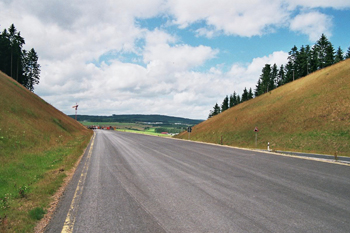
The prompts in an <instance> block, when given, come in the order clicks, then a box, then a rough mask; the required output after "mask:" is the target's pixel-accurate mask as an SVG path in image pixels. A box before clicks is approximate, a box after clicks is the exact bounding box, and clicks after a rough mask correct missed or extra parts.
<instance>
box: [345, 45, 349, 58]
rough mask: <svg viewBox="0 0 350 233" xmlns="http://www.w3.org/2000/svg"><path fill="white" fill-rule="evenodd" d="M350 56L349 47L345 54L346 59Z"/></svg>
mask: <svg viewBox="0 0 350 233" xmlns="http://www.w3.org/2000/svg"><path fill="white" fill-rule="evenodd" d="M348 58H350V47H349V48H348V51H347V52H346V54H345V59H348Z"/></svg>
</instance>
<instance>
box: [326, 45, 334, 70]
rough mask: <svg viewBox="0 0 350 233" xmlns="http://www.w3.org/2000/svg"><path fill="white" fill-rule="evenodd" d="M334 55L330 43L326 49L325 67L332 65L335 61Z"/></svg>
mask: <svg viewBox="0 0 350 233" xmlns="http://www.w3.org/2000/svg"><path fill="white" fill-rule="evenodd" d="M334 54H335V51H334V47H333V45H332V44H331V42H329V44H328V46H327V48H326V57H325V67H327V66H331V65H333V64H334V60H335V59H334V58H335V55H334Z"/></svg>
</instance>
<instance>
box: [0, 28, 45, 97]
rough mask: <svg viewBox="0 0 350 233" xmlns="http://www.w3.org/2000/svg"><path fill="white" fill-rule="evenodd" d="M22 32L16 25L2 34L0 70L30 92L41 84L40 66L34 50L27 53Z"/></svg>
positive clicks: (0, 33)
mask: <svg viewBox="0 0 350 233" xmlns="http://www.w3.org/2000/svg"><path fill="white" fill-rule="evenodd" d="M24 44H25V40H24V38H23V37H22V36H21V32H19V31H17V29H16V27H15V25H14V24H12V25H11V26H10V27H9V28H8V29H4V30H3V31H2V32H0V70H1V71H2V72H4V73H5V74H7V75H8V76H10V77H12V78H13V79H15V80H16V81H17V82H19V83H20V84H22V85H23V86H24V87H26V88H27V89H29V90H30V91H34V85H36V84H39V79H40V64H39V63H38V59H39V57H38V54H37V53H36V51H35V50H34V48H32V49H30V50H29V51H26V50H25V49H23V45H24Z"/></svg>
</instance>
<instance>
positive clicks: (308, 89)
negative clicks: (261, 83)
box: [180, 59, 350, 155]
mask: <svg viewBox="0 0 350 233" xmlns="http://www.w3.org/2000/svg"><path fill="white" fill-rule="evenodd" d="M255 127H258V129H259V132H258V148H266V146H267V143H268V142H270V145H271V147H272V149H276V150H277V149H279V150H291V151H304V152H317V153H327V154H334V153H335V151H338V154H341V155H350V60H349V59H348V60H346V61H343V62H340V63H338V64H336V65H334V66H331V67H328V68H326V69H323V70H319V71H317V72H315V73H313V74H310V75H309V76H307V77H304V78H301V79H299V80H296V81H294V82H292V83H288V84H286V85H284V86H282V87H280V88H277V89H275V90H273V91H271V92H269V93H266V94H264V95H262V96H259V97H258V98H255V99H252V100H250V101H247V102H244V103H242V104H240V105H238V106H235V107H233V108H231V109H229V110H227V111H225V112H223V113H221V114H219V115H217V116H215V117H212V118H211V119H208V120H207V121H205V122H203V123H201V124H198V125H197V126H195V127H194V128H193V131H192V133H191V139H192V140H198V141H206V142H213V143H220V141H221V136H222V137H223V143H224V144H227V145H234V146H240V147H250V148H254V147H255V132H254V128H255ZM180 137H182V138H184V139H186V138H187V133H186V132H185V133H183V134H181V135H180Z"/></svg>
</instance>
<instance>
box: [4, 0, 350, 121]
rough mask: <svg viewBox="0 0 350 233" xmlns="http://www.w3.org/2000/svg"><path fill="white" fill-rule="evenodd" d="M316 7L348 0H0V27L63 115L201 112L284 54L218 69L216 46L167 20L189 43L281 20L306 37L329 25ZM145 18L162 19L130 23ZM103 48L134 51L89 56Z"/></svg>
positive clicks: (250, 83) (263, 28)
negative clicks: (18, 43) (11, 33)
mask: <svg viewBox="0 0 350 233" xmlns="http://www.w3.org/2000/svg"><path fill="white" fill-rule="evenodd" d="M318 7H321V8H322V7H324V8H326V7H332V8H335V9H343V8H349V7H350V3H349V1H348V0H344V1H341V0H334V1H327V0H318V1H305V0H303V1H301V0H271V1H268V4H267V3H266V0H235V1H232V0H218V1H212V0H191V1H189V0H145V1H138V2H137V3H135V2H134V1H130V0H119V1H110V0H101V1H92V0H88V1H84V3H83V2H81V1H68V2H62V1H60V0H52V1H44V0H30V1H29V0H12V1H4V0H0V22H1V27H2V28H7V27H9V26H10V25H11V24H12V23H14V24H15V26H16V27H17V28H18V29H19V30H20V31H21V35H22V36H23V37H24V38H25V40H26V45H25V48H26V49H28V48H29V49H30V48H32V47H34V48H35V50H36V51H37V52H38V54H39V58H40V60H39V63H40V64H41V66H42V68H41V70H42V72H41V79H40V84H39V85H38V86H36V87H35V92H36V93H37V94H39V95H40V96H42V97H43V98H44V99H45V100H47V101H48V102H49V103H51V104H53V105H54V106H55V107H57V108H58V109H60V110H62V111H64V112H65V113H68V114H69V113H71V114H73V113H74V111H73V109H72V108H71V106H72V105H73V104H74V103H75V102H78V103H79V105H80V108H79V111H80V113H81V114H103V115H108V114H119V113H144V114H150V113H159V114H168V115H177V116H185V117H192V118H202V119H203V118H206V117H207V114H208V113H209V110H210V109H211V108H212V106H213V105H214V104H215V102H218V103H220V102H221V101H222V99H223V98H224V96H225V95H229V94H230V93H233V91H236V92H237V93H238V94H242V91H243V89H244V87H247V88H250V87H251V88H253V89H254V87H255V85H256V82H257V80H258V78H259V76H260V74H261V69H262V68H263V66H264V65H265V64H267V63H268V64H273V63H276V64H278V65H280V64H284V63H286V59H287V56H288V54H287V53H285V52H283V51H279V52H274V53H272V54H270V55H268V56H264V57H260V58H255V59H252V61H251V62H250V63H248V64H241V63H234V64H231V69H230V70H229V71H228V72H226V71H225V70H224V68H223V66H221V65H220V64H219V65H217V64H212V63H210V64H212V65H211V66H208V64H209V62H211V61H213V60H215V58H216V57H219V56H220V55H221V54H220V53H222V51H220V50H218V49H215V48H214V47H210V46H209V45H206V44H198V43H197V42H196V43H197V44H196V43H193V44H189V43H188V44H186V43H185V42H183V38H181V37H180V35H182V34H181V30H180V32H179V31H178V30H176V29H174V28H176V26H177V27H180V28H182V29H184V30H183V31H186V30H187V31H186V33H192V34H195V35H196V36H197V39H198V41H202V39H203V38H198V37H203V36H204V37H207V38H210V39H211V40H214V39H215V37H217V36H221V35H222V34H224V35H226V36H232V35H234V36H240V37H253V36H263V35H265V34H268V33H270V32H273V31H275V30H278V29H279V28H281V27H282V28H288V27H290V30H292V31H296V32H298V33H302V34H306V35H308V36H309V37H310V40H314V39H315V37H317V38H316V39H318V37H319V36H320V34H321V33H322V32H323V33H326V34H327V35H330V33H331V30H332V20H331V16H329V15H326V14H324V13H320V12H318V11H317V10H319V9H318ZM292 15H293V17H292ZM294 15H295V16H294ZM154 17H164V18H166V19H168V20H169V21H171V22H165V23H164V22H163V23H164V24H163V25H157V26H155V27H153V28H156V29H149V28H146V27H143V28H142V27H141V26H140V25H141V24H138V23H136V22H140V21H142V19H153V18H154ZM171 23H172V24H171ZM169 25H171V26H169ZM174 25H175V26H174ZM183 31H182V32H183ZM199 43H200V42H199ZM209 44H210V43H209ZM27 46H28V47H27ZM111 51H113V53H115V54H121V55H120V57H123V55H125V56H126V54H133V55H135V56H134V57H132V59H129V60H128V62H123V60H122V59H119V57H118V56H114V57H113V56H111V58H109V60H108V62H107V61H106V60H103V59H100V60H99V58H101V57H103V55H105V54H108V53H110V52H111ZM135 57H136V58H135ZM92 61H99V62H100V64H94V63H92ZM131 61H136V63H137V64H133V63H131ZM220 62H223V61H220ZM213 63H215V62H213ZM225 65H227V64H225ZM198 70H201V71H200V72H199V71H198Z"/></svg>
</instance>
